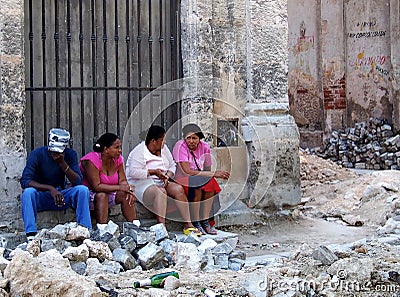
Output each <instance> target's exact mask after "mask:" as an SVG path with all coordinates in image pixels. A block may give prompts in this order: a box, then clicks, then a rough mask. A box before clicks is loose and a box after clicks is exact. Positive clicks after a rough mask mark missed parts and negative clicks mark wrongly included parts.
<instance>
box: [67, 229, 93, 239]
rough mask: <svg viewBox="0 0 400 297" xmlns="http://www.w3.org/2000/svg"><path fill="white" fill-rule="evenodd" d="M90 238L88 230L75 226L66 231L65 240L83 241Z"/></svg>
mask: <svg viewBox="0 0 400 297" xmlns="http://www.w3.org/2000/svg"><path fill="white" fill-rule="evenodd" d="M89 237H90V232H89V229H88V228H86V227H83V226H80V225H78V226H76V227H75V228H72V229H70V230H69V231H68V234H67V236H66V240H68V241H71V240H84V239H87V238H89Z"/></svg>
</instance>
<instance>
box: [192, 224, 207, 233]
mask: <svg viewBox="0 0 400 297" xmlns="http://www.w3.org/2000/svg"><path fill="white" fill-rule="evenodd" d="M193 226H195V227H196V228H197V230H199V232H201V234H202V235H206V234H207V232H206V231H205V230H204V229H203V226H202V225H201V223H200V222H193Z"/></svg>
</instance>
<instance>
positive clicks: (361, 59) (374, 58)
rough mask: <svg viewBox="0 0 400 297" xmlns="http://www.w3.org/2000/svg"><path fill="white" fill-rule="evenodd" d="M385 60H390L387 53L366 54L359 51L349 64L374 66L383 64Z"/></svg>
mask: <svg viewBox="0 0 400 297" xmlns="http://www.w3.org/2000/svg"><path fill="white" fill-rule="evenodd" d="M387 61H390V56H389V55H371V56H367V55H365V53H364V52H361V53H359V54H358V55H357V56H356V57H355V58H354V59H353V61H351V62H350V66H353V67H358V66H375V65H381V66H382V65H384V64H385V63H386V62H387Z"/></svg>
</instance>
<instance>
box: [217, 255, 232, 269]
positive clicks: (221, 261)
mask: <svg viewBox="0 0 400 297" xmlns="http://www.w3.org/2000/svg"><path fill="white" fill-rule="evenodd" d="M214 263H215V265H217V266H219V267H220V268H221V269H229V255H228V254H222V253H219V254H214Z"/></svg>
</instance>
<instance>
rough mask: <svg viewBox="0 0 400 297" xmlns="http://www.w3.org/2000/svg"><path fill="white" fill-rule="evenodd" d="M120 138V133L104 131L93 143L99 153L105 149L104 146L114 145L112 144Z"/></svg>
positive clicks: (94, 148)
mask: <svg viewBox="0 0 400 297" xmlns="http://www.w3.org/2000/svg"><path fill="white" fill-rule="evenodd" d="M117 139H119V137H118V135H116V134H114V133H104V134H103V135H101V136H100V138H99V139H97V141H96V142H95V143H94V144H93V150H94V151H95V152H97V153H101V152H102V151H104V148H106V147H110V146H112V144H113V143H114V142H115V141H116V140H117Z"/></svg>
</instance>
